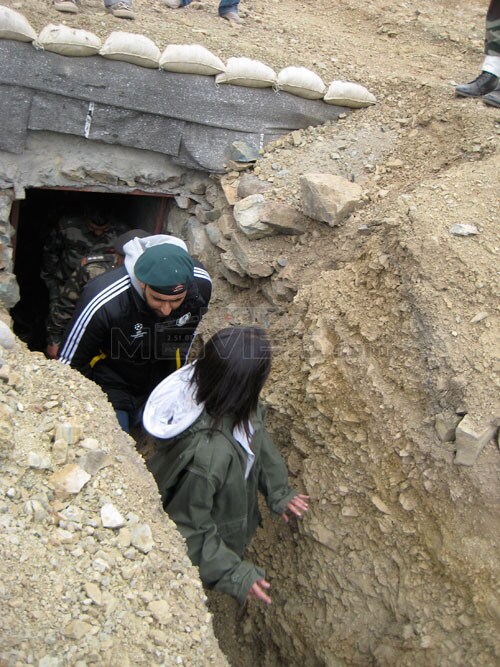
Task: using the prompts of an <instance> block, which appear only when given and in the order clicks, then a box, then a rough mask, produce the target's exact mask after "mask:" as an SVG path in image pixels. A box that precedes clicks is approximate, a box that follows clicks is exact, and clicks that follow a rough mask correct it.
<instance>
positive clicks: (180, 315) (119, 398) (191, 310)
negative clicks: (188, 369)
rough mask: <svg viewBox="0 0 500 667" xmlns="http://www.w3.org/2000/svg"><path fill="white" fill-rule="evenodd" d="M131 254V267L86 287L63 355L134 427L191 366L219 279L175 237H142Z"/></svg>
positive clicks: (128, 263) (131, 244)
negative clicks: (166, 382)
mask: <svg viewBox="0 0 500 667" xmlns="http://www.w3.org/2000/svg"><path fill="white" fill-rule="evenodd" d="M124 251H125V264H124V266H122V267H119V268H116V269H113V270H112V271H109V272H107V273H105V274H103V275H101V276H98V277H97V278H95V279H94V280H91V281H90V282H89V283H88V284H87V285H86V287H85V289H84V291H83V293H82V296H81V298H80V300H79V302H78V304H77V307H76V310H75V314H74V316H73V319H72V322H71V324H70V326H69V329H68V330H67V332H66V335H65V339H64V341H63V343H62V345H61V352H60V357H59V359H60V361H61V362H62V363H65V364H68V365H70V366H72V367H73V368H76V369H78V370H79V371H80V372H81V373H83V374H84V375H85V376H87V377H89V378H90V379H92V380H93V381H94V382H96V383H97V384H98V385H100V387H101V388H102V389H103V391H104V392H105V393H106V394H107V396H108V399H109V401H110V402H111V404H112V405H113V407H114V408H115V411H116V415H117V418H118V421H119V423H120V425H121V426H122V428H123V429H124V430H125V431H128V430H129V428H130V426H132V425H134V424H136V423H138V421H139V420H140V417H141V413H142V408H143V406H144V404H145V402H146V400H147V398H148V396H149V394H150V393H151V391H152V390H153V389H154V387H155V386H156V385H157V384H158V383H159V382H160V381H161V380H163V379H164V378H165V377H166V376H167V375H169V374H170V373H172V372H173V371H175V370H176V369H177V368H180V366H182V365H183V364H184V363H185V361H186V357H187V355H188V352H189V349H190V347H191V343H192V341H193V338H194V335H195V332H196V328H197V326H198V324H199V323H200V321H201V319H202V317H203V315H204V314H205V312H206V310H207V306H208V303H209V301H210V296H211V292H212V281H211V279H210V276H209V274H208V273H207V271H206V270H205V269H204V268H203V266H202V265H201V264H200V263H199V262H195V261H194V260H193V259H192V258H191V257H190V255H189V254H188V252H187V250H186V246H185V244H184V243H183V241H181V240H180V239H177V238H175V237H172V236H166V235H158V236H150V237H146V238H142V239H139V238H134V239H132V240H131V241H129V242H128V243H127V244H126V245H125V247H124Z"/></svg>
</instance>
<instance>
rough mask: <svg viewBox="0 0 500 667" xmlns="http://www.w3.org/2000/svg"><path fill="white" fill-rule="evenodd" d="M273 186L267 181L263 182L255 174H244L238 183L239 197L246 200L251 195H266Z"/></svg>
mask: <svg viewBox="0 0 500 667" xmlns="http://www.w3.org/2000/svg"><path fill="white" fill-rule="evenodd" d="M270 187H271V184H270V183H268V182H267V181H261V180H260V178H257V176H254V175H253V174H243V175H242V176H241V177H240V180H239V181H238V197H239V198H240V199H245V197H249V196H250V195H258V194H264V192H266V190H269V188H270Z"/></svg>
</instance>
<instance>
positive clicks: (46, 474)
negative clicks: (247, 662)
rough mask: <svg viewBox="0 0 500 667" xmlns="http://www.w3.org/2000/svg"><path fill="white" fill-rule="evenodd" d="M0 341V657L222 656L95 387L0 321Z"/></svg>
mask: <svg viewBox="0 0 500 667" xmlns="http://www.w3.org/2000/svg"><path fill="white" fill-rule="evenodd" d="M0 344H1V345H2V347H1V348H0V349H1V352H0V357H1V358H0V461H1V472H0V526H1V530H2V539H1V543H0V602H1V604H2V618H1V621H0V636H1V637H2V641H1V646H0V664H1V665H2V666H5V667H15V666H17V665H21V664H22V665H28V664H30V665H39V666H40V667H42V666H43V667H63V666H66V665H75V666H76V665H78V666H79V667H83V666H84V665H109V667H132V666H134V665H164V666H165V667H167V666H168V667H170V666H173V665H190V666H193V667H194V666H195V665H198V666H199V667H205V666H206V665H214V666H219V665H220V666H224V665H227V661H226V659H225V657H224V656H223V654H222V653H221V651H220V649H219V646H218V644H217V641H216V640H215V638H214V635H213V630H212V624H211V615H210V614H209V613H208V610H207V607H206V605H205V600H206V597H205V595H204V592H203V589H202V586H201V582H200V581H199V578H198V572H197V570H196V568H194V567H193V566H192V565H191V563H190V561H189V559H188V558H187V555H186V549H185V545H184V543H183V541H182V538H181V537H180V535H179V534H178V533H177V531H176V529H175V527H174V524H173V523H172V522H170V521H169V520H168V518H167V516H166V515H165V514H164V512H163V510H162V508H161V504H160V501H159V496H158V492H157V489H156V485H155V483H154V480H153V478H152V476H151V475H150V474H149V473H148V472H147V471H146V468H145V467H144V463H143V461H142V459H141V457H140V456H139V455H138V453H137V452H136V451H135V448H134V442H133V441H132V439H131V438H130V437H129V436H127V435H126V434H125V433H124V432H123V431H122V430H121V429H120V427H119V426H118V424H117V422H116V418H115V416H114V413H113V410H112V408H111V406H110V405H109V403H107V400H106V398H105V396H104V394H103V393H102V391H101V390H100V389H99V388H98V387H97V386H96V385H94V384H93V383H92V382H90V381H88V380H86V379H85V378H83V377H82V376H81V375H80V374H78V373H76V372H74V371H72V370H70V369H67V368H66V367H64V366H63V365H62V364H59V363H57V362H54V361H49V360H47V359H45V358H44V357H43V355H41V354H37V353H30V352H28V351H27V350H26V348H25V346H24V345H23V344H21V343H19V341H17V342H16V341H14V337H13V336H12V334H10V332H9V331H8V329H7V327H6V326H5V325H4V324H3V322H0ZM5 345H7V348H6V347H5Z"/></svg>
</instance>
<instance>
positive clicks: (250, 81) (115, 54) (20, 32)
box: [0, 6, 376, 109]
mask: <svg viewBox="0 0 500 667" xmlns="http://www.w3.org/2000/svg"><path fill="white" fill-rule="evenodd" d="M0 39H15V40H19V41H23V42H32V43H33V45H34V46H35V47H36V48H38V49H45V50H46V51H52V52H54V53H58V54H60V55H63V56H93V55H97V54H98V55H100V56H102V57H103V58H109V59H111V60H122V61H124V62H128V63H132V64H134V65H139V66H140V67H149V68H154V69H159V70H164V71H167V72H180V73H182V74H197V75H202V76H213V77H215V83H216V84H217V85H218V84H229V85H233V86H244V87H250V88H273V89H274V90H275V91H276V92H277V93H281V92H285V93H289V94H291V95H297V96H298V97H303V98H305V99H309V100H323V101H324V102H326V104H336V105H338V106H344V107H351V108H353V109H358V108H361V107H367V106H370V105H372V104H375V103H376V98H375V96H374V95H373V94H372V93H370V91H369V90H368V89H367V88H365V87H364V86H362V85H360V84H358V83H353V82H351V81H332V82H331V83H330V85H329V86H326V85H325V83H324V82H323V80H322V79H321V77H320V76H319V75H318V74H316V73H315V72H313V71H311V70H309V69H307V68H306V67H285V68H284V69H282V70H281V71H280V72H279V73H278V74H276V72H275V71H274V70H273V69H272V68H271V67H269V66H268V65H265V64H264V63H262V62H260V61H259V60H252V59H251V58H245V57H239V58H228V60H227V63H226V64H224V63H223V61H222V60H221V59H220V58H219V57H218V56H216V55H215V54H214V53H212V52H211V51H209V50H208V49H207V48H205V47H204V46H201V45H200V44H169V45H168V46H167V47H166V48H165V49H164V51H163V52H160V49H159V48H158V46H157V45H156V44H155V43H154V42H153V41H152V40H151V39H149V38H148V37H145V36H144V35H138V34H135V33H129V32H121V31H115V32H112V33H111V34H110V35H109V37H108V38H107V39H106V41H105V42H104V44H102V43H101V40H100V39H99V37H97V35H94V34H93V33H91V32H88V31H86V30H78V29H76V28H69V27H68V26H65V25H52V24H50V25H47V26H45V28H43V30H42V31H41V32H40V34H39V35H38V36H37V34H36V32H35V30H33V28H32V27H31V25H30V24H29V22H28V20H27V19H26V18H25V17H24V16H23V15H22V14H20V13H19V12H16V11H15V10H13V9H9V8H8V7H3V6H0Z"/></svg>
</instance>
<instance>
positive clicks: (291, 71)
mask: <svg viewBox="0 0 500 667" xmlns="http://www.w3.org/2000/svg"><path fill="white" fill-rule="evenodd" d="M276 89H277V90H284V91H286V92H287V93H292V95H297V96H298V97H304V98H305V99H307V100H319V99H321V98H322V97H323V95H324V94H325V91H326V86H325V84H324V82H323V80H322V79H321V77H320V76H318V75H317V74H315V73H314V72H312V71H311V70H310V69H307V68H306V67H285V69H282V70H281V72H280V73H279V74H278V79H277V84H276Z"/></svg>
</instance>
